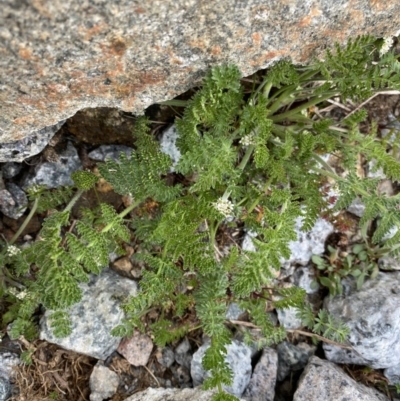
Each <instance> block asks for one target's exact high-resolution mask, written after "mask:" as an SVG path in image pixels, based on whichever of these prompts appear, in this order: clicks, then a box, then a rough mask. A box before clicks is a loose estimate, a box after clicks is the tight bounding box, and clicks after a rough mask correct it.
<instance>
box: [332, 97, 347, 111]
mask: <svg viewBox="0 0 400 401" xmlns="http://www.w3.org/2000/svg"><path fill="white" fill-rule="evenodd" d="M327 102H328V103H332V104H333V105H335V106H337V107H340V108H341V109H344V110H346V111H349V112H351V109H349V108H348V107H346V106H345V105H344V104H342V103H339V102H335V101H334V100H332V99H328V100H327Z"/></svg>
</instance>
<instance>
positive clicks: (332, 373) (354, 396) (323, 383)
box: [293, 356, 389, 401]
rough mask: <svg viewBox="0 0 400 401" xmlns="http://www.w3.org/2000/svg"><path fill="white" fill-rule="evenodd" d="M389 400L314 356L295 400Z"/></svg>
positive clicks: (300, 382)
mask: <svg viewBox="0 0 400 401" xmlns="http://www.w3.org/2000/svg"><path fill="white" fill-rule="evenodd" d="M314 400H315V401H316V400H324V401H339V400H340V401H389V399H388V398H387V397H386V396H385V395H384V394H383V393H380V392H379V391H377V390H375V389H374V388H371V387H367V386H365V385H363V384H361V383H357V382H356V381H354V380H353V379H352V378H351V377H350V376H348V375H346V373H344V371H343V370H342V369H341V368H339V367H338V366H336V365H335V364H333V363H331V362H329V361H325V360H322V359H319V358H318V357H316V356H313V357H312V358H311V359H310V362H309V363H308V365H307V367H306V368H305V370H304V372H303V374H302V376H301V378H300V380H299V383H298V387H297V390H296V392H295V394H294V397H293V401H314Z"/></svg>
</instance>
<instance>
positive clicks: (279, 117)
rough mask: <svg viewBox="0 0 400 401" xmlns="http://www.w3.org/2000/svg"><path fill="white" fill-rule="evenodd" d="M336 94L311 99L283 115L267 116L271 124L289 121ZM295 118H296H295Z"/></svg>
mask: <svg viewBox="0 0 400 401" xmlns="http://www.w3.org/2000/svg"><path fill="white" fill-rule="evenodd" d="M337 94H338V93H337V92H336V91H330V92H328V93H327V94H325V95H324V96H321V97H319V96H318V97H316V98H313V99H311V100H310V101H308V102H306V103H303V104H302V105H301V106H299V107H296V108H294V109H291V110H289V111H286V112H285V113H281V114H277V115H276V116H271V115H270V116H269V118H270V119H271V120H272V121H273V122H280V121H284V120H286V119H289V118H290V117H292V116H295V115H296V114H298V113H300V112H301V111H303V110H306V109H307V108H309V107H311V106H314V105H316V104H318V103H322V102H323V101H325V100H327V99H329V98H331V97H332V96H335V95H337ZM296 118H297V117H296Z"/></svg>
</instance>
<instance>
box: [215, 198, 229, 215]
mask: <svg viewBox="0 0 400 401" xmlns="http://www.w3.org/2000/svg"><path fill="white" fill-rule="evenodd" d="M213 206H214V207H215V209H217V210H218V211H219V212H220V213H221V214H223V215H224V216H225V217H229V216H232V214H233V208H234V205H233V203H232V202H231V201H229V200H227V199H222V198H220V199H218V200H217V201H216V202H214V203H213Z"/></svg>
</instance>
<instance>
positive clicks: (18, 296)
mask: <svg viewBox="0 0 400 401" xmlns="http://www.w3.org/2000/svg"><path fill="white" fill-rule="evenodd" d="M27 294H28V293H27V292H26V291H25V290H23V291H21V292H19V293H18V294H16V295H15V296H16V297H17V298H18V299H24V298H25V297H26V296H27Z"/></svg>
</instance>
